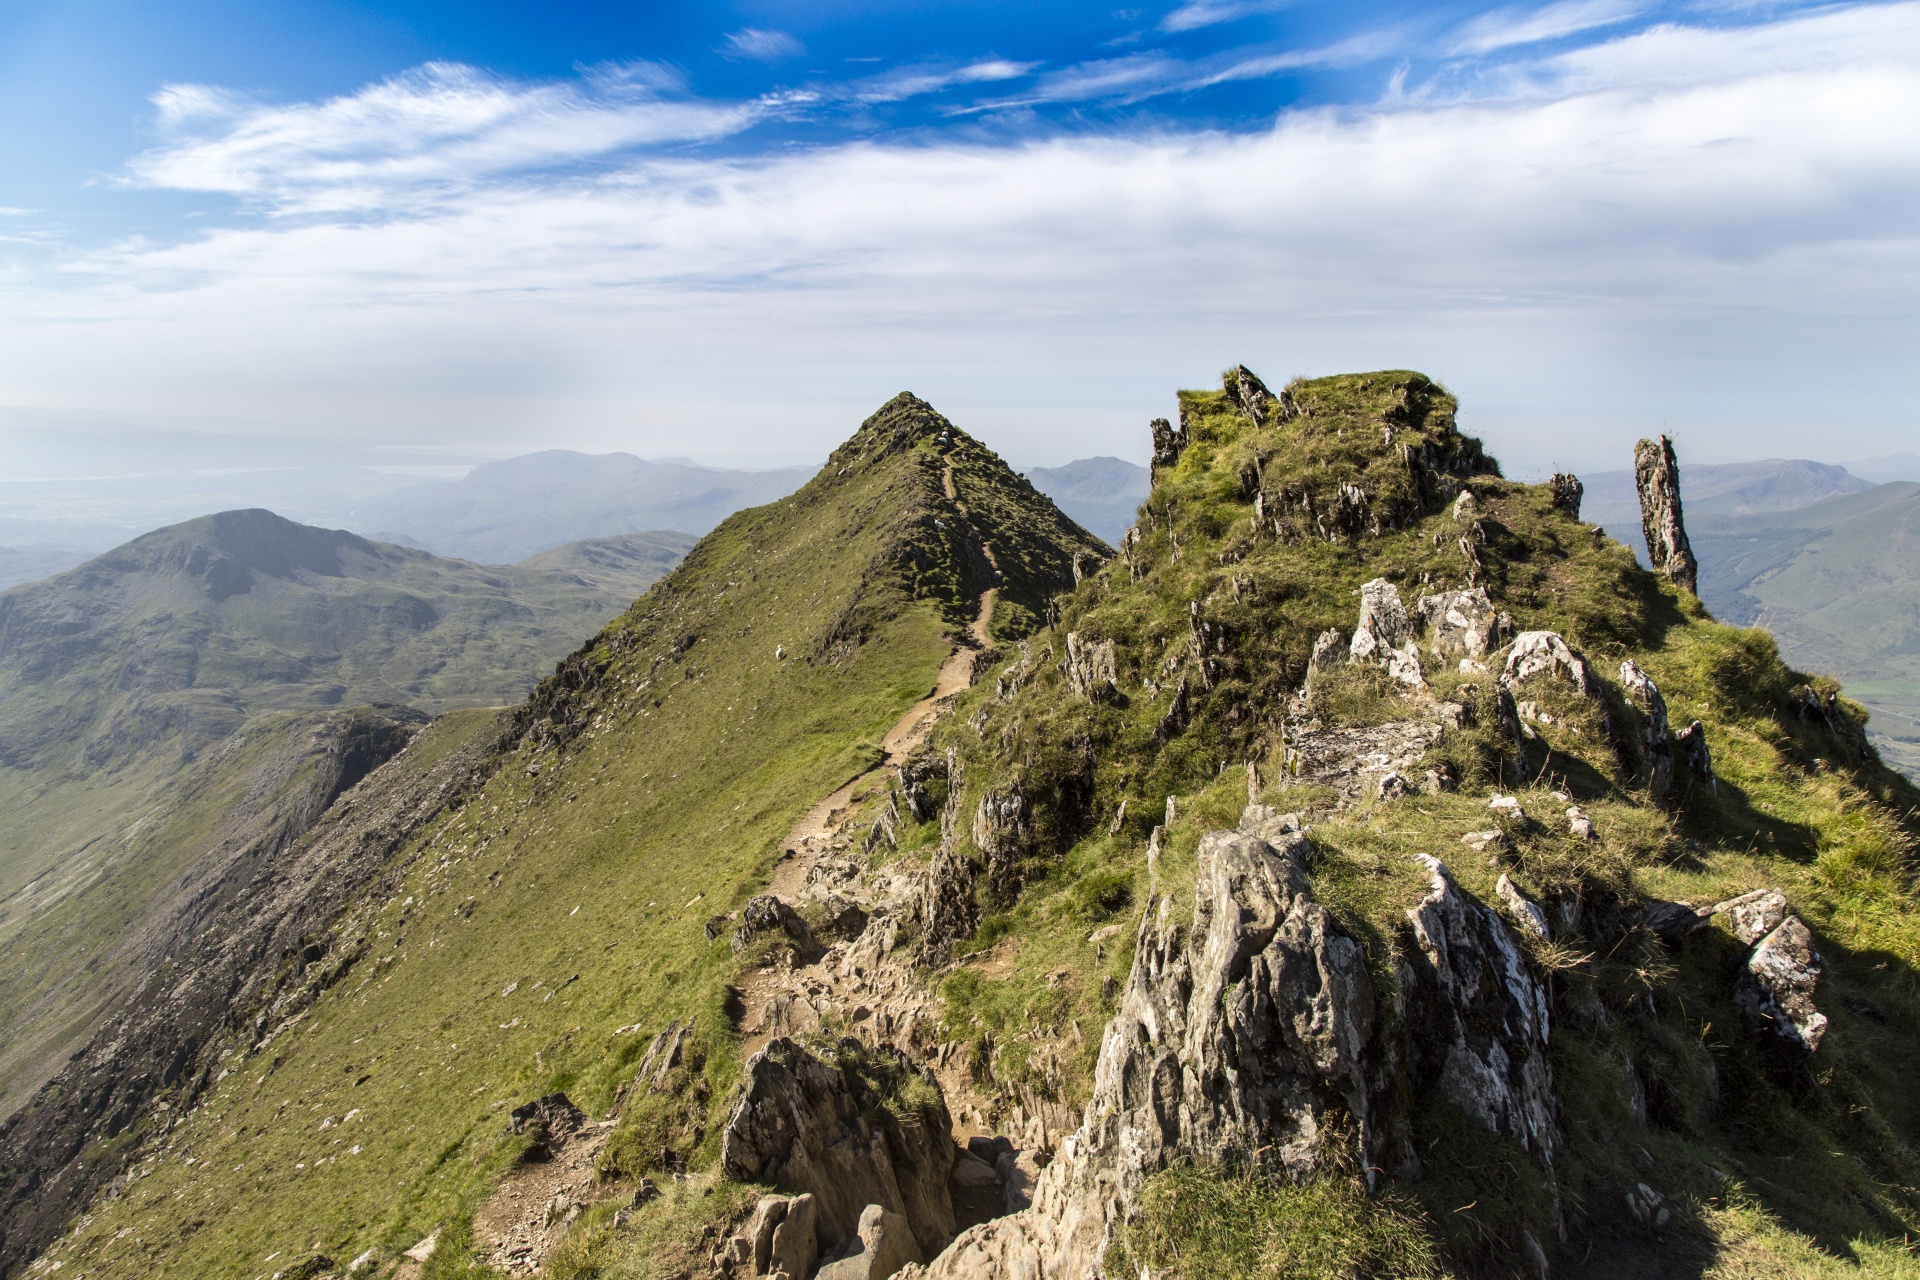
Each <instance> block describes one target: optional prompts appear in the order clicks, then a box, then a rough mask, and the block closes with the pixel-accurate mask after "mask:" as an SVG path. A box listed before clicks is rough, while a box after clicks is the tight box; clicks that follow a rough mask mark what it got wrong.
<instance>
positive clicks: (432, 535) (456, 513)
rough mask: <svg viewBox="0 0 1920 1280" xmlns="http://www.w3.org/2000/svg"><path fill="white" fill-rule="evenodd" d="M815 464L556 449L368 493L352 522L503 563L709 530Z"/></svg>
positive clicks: (791, 486) (788, 485)
mask: <svg viewBox="0 0 1920 1280" xmlns="http://www.w3.org/2000/svg"><path fill="white" fill-rule="evenodd" d="M815 470H816V468H814V467H786V468H783V469H781V470H778V471H722V470H717V469H715V468H712V467H703V466H700V465H699V464H698V463H694V462H688V461H684V460H679V459H675V460H666V461H658V462H650V461H648V460H647V459H645V458H636V457H634V456H633V455H632V454H630V453H601V454H588V453H575V452H573V451H572V450H570V449H548V450H546V451H544V452H541V453H529V454H525V455H523V456H521V457H518V458H509V459H507V460H506V461H504V462H489V463H485V464H483V465H481V466H478V467H475V468H474V469H473V470H472V471H470V472H468V473H467V475H466V476H465V477H464V478H462V479H459V480H454V481H433V482H429V483H427V484H420V485H414V486H412V487H411V488H406V489H401V490H399V491H397V492H395V493H389V494H386V495H385V496H383V497H379V498H373V499H370V500H368V501H366V502H364V503H361V504H360V505H358V506H356V507H355V508H354V509H353V510H352V511H351V512H349V513H348V517H347V523H348V525H349V526H351V527H352V528H355V529H358V530H360V531H361V532H363V533H367V534H369V535H371V536H375V537H381V538H386V539H388V540H390V541H396V542H404V543H407V544H409V545H413V546H419V547H425V548H426V549H428V550H430V551H435V552H438V553H439V554H441V555H448V556H458V557H460V558H461V559H463V560H474V561H478V562H480V563H482V564H504V563H509V562H511V561H515V560H521V559H524V558H525V557H527V556H530V555H534V554H537V553H539V552H541V551H545V550H547V549H548V548H549V547H555V546H559V545H561V544H562V543H567V542H574V541H577V540H579V539H582V538H604V537H610V536H614V535H620V534H629V533H637V532H640V531H641V530H647V529H674V530H678V531H680V532H681V533H685V534H694V535H696V536H697V535H700V534H704V533H707V532H708V531H710V530H711V529H712V528H713V527H714V526H715V525H717V524H719V523H720V522H721V521H722V520H724V519H726V518H727V517H728V516H730V515H732V514H733V513H734V512H736V511H739V510H741V509H742V508H744V507H757V506H760V505H761V504H763V503H767V502H772V501H773V500H774V499H776V498H784V497H785V496H786V495H787V494H789V493H792V492H793V491H794V490H795V489H798V488H799V487H800V486H801V485H802V484H804V483H806V481H807V480H808V478H809V477H811V476H812V475H813V473H814V471H815Z"/></svg>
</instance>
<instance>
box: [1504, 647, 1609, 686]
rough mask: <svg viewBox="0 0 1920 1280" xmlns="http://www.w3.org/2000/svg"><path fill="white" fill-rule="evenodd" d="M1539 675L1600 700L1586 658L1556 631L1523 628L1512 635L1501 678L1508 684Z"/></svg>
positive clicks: (1522, 683) (1521, 681) (1521, 682)
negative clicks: (1563, 683)
mask: <svg viewBox="0 0 1920 1280" xmlns="http://www.w3.org/2000/svg"><path fill="white" fill-rule="evenodd" d="M1542 676H1547V677H1554V676H1558V677H1561V678H1563V679H1565V680H1566V681H1567V682H1568V683H1570V684H1571V685H1573V687H1574V688H1575V689H1576V690H1577V691H1578V692H1579V693H1580V694H1581V696H1583V697H1586V698H1591V699H1594V700H1595V701H1598V700H1599V699H1600V696H1601V695H1600V684H1599V682H1598V681H1597V680H1595V679H1594V678H1593V673H1592V672H1591V671H1589V670H1588V669H1587V664H1586V661H1585V659H1583V658H1581V657H1580V655H1578V654H1576V653H1575V652H1574V651H1573V650H1572V649H1571V648H1569V647H1568V645H1567V642H1566V641H1565V640H1563V639H1561V638H1560V633H1559V632H1557V631H1522V632H1521V633H1520V634H1519V635H1517V636H1515V637H1514V638H1513V648H1511V649H1510V650H1508V651H1507V662H1506V666H1505V667H1504V668H1502V670H1501V673H1500V678H1501V679H1502V680H1503V681H1505V682H1506V683H1507V684H1508V685H1509V686H1519V685H1525V684H1528V683H1530V682H1531V681H1533V680H1536V679H1538V678H1540V677H1542Z"/></svg>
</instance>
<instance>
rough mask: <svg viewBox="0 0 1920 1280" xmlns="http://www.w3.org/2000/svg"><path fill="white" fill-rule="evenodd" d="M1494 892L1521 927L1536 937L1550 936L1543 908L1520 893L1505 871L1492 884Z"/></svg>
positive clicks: (1518, 887) (1517, 886)
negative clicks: (1497, 881) (1495, 882)
mask: <svg viewBox="0 0 1920 1280" xmlns="http://www.w3.org/2000/svg"><path fill="white" fill-rule="evenodd" d="M1494 892H1495V893H1497V894H1499V895H1500V901H1502V902H1504V903H1506V904H1507V913H1508V914H1509V915H1511V916H1512V917H1513V919H1514V922H1515V923H1516V924H1518V925H1519V926H1520V927H1521V928H1522V929H1525V930H1526V931H1527V932H1528V933H1530V934H1532V935H1533V936H1534V937H1536V938H1542V939H1544V938H1546V937H1548V936H1550V934H1551V932H1552V931H1551V930H1550V929H1549V928H1548V927H1547V913H1546V911H1545V909H1544V908H1542V907H1541V905H1540V904H1539V903H1537V902H1535V901H1534V900H1533V899H1532V898H1529V897H1528V896H1527V895H1526V894H1524V893H1522V892H1521V891H1520V886H1519V885H1517V884H1515V883H1514V882H1513V880H1512V878H1511V877H1509V876H1508V875H1507V874H1506V873H1505V872H1502V873H1501V875H1500V881H1499V883H1498V884H1496V885H1494Z"/></svg>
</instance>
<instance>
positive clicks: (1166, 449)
mask: <svg viewBox="0 0 1920 1280" xmlns="http://www.w3.org/2000/svg"><path fill="white" fill-rule="evenodd" d="M1148 429H1149V430H1150V431H1152V432H1153V465H1152V467H1151V468H1150V470H1151V473H1152V476H1153V478H1154V479H1156V480H1157V479H1159V478H1160V473H1161V472H1162V471H1166V470H1169V469H1171V468H1173V467H1174V466H1177V465H1178V464H1179V462H1180V455H1181V454H1183V453H1185V452H1186V451H1187V439H1188V437H1187V424H1186V422H1185V421H1184V420H1182V421H1181V423H1180V425H1179V426H1177V427H1175V426H1172V425H1170V424H1169V423H1168V422H1167V420H1166V419H1165V418H1155V419H1154V420H1153V421H1152V422H1151V423H1150V424H1148Z"/></svg>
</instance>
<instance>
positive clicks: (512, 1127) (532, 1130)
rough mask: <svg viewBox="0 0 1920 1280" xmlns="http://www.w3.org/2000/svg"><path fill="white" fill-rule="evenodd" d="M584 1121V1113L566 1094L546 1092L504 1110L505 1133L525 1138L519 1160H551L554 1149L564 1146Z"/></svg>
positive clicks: (585, 1118) (585, 1120) (585, 1119)
mask: <svg viewBox="0 0 1920 1280" xmlns="http://www.w3.org/2000/svg"><path fill="white" fill-rule="evenodd" d="M586 1122H587V1117H586V1113H585V1112H583V1111H581V1110H580V1108H578V1107H576V1106H574V1105H573V1100H572V1099H571V1098H569V1097H567V1095H566V1094H564V1093H549V1094H546V1095H544V1096H543V1097H540V1098H537V1099H535V1100H534V1101H532V1102H528V1103H524V1104H522V1105H520V1106H517V1107H515V1108H514V1109H513V1110H512V1111H510V1112H508V1113H507V1132H508V1133H513V1134H524V1135H526V1136H527V1138H528V1139H529V1142H528V1144H527V1150H526V1153H525V1155H524V1156H523V1157H522V1158H523V1159H526V1160H534V1161H538V1160H551V1159H552V1158H553V1153H554V1151H555V1150H556V1149H557V1148H559V1147H562V1146H565V1145H566V1142H567V1139H568V1138H570V1137H572V1136H573V1135H574V1134H576V1133H578V1132H579V1131H580V1128H581V1126H583V1125H585V1124H586Z"/></svg>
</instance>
